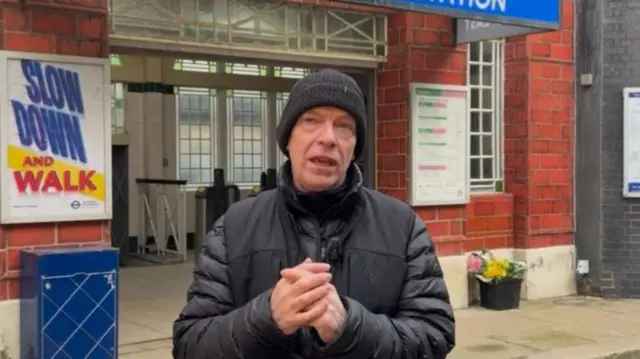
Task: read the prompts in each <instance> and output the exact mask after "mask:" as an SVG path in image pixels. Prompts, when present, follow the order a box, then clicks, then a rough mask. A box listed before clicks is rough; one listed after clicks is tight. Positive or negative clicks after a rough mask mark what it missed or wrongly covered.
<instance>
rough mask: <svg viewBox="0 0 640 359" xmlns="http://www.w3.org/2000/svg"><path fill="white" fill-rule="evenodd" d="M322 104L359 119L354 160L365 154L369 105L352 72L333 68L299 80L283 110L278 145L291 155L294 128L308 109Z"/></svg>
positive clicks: (279, 125)
mask: <svg viewBox="0 0 640 359" xmlns="http://www.w3.org/2000/svg"><path fill="white" fill-rule="evenodd" d="M321 106H331V107H337V108H340V109H342V110H344V111H346V112H347V113H348V114H349V115H351V117H353V119H354V120H355V122H356V147H355V149H354V159H358V158H359V157H360V155H362V151H363V150H364V145H365V142H366V133H367V131H366V127H367V108H366V106H365V103H364V96H363V95H362V91H360V87H358V84H357V83H356V81H355V80H354V79H353V78H352V77H351V76H349V75H347V74H344V73H342V72H340V71H337V70H333V69H323V70H319V71H317V72H313V73H311V74H309V75H307V76H305V77H304V78H302V79H300V80H298V82H296V84H295V85H293V88H291V92H290V93H289V100H288V101H287V104H286V106H285V108H284V110H283V111H282V115H281V117H280V123H279V124H278V129H277V138H278V146H279V147H280V150H281V151H282V153H284V154H285V155H286V156H287V157H289V151H287V145H288V143H289V137H291V132H292V131H293V127H294V126H295V125H296V122H297V121H298V118H299V117H300V116H301V115H302V114H303V113H305V112H307V111H309V110H311V109H313V108H316V107H321Z"/></svg>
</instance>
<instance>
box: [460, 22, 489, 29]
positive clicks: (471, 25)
mask: <svg viewBox="0 0 640 359" xmlns="http://www.w3.org/2000/svg"><path fill="white" fill-rule="evenodd" d="M464 26H465V28H466V29H467V30H476V29H486V28H488V27H491V23H490V22H486V21H478V20H465V21H464Z"/></svg>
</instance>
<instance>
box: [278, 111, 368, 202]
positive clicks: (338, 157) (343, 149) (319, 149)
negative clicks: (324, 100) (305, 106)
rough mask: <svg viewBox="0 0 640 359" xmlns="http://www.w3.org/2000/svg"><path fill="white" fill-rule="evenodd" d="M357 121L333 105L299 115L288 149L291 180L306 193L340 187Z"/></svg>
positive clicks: (352, 148)
mask: <svg viewBox="0 0 640 359" xmlns="http://www.w3.org/2000/svg"><path fill="white" fill-rule="evenodd" d="M355 146H356V122H355V121H354V120H353V118H352V117H351V116H350V115H349V114H348V113H346V112H345V111H343V110H341V109H338V108H335V107H316V108H314V109H312V110H309V111H307V112H305V113H303V114H302V116H300V118H298V121H297V122H296V125H295V126H294V127H293V131H292V132H291V137H290V138H289V144H288V146H287V150H289V158H290V159H291V170H292V174H293V182H294V183H295V185H296V187H297V188H298V189H299V190H301V191H305V192H319V191H324V190H328V189H331V188H334V187H337V186H339V185H340V184H342V182H343V181H344V178H345V176H346V173H347V169H348V168H349V164H350V163H351V161H352V159H353V151H354V148H355Z"/></svg>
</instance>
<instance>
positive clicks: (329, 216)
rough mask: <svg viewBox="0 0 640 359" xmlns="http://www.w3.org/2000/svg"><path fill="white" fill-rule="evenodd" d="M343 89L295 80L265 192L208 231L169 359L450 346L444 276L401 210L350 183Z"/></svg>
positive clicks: (361, 108)
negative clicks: (280, 161)
mask: <svg viewBox="0 0 640 359" xmlns="http://www.w3.org/2000/svg"><path fill="white" fill-rule="evenodd" d="M366 125H367V114H366V108H365V104H364V99H363V96H362V92H361V91H360V89H359V88H358V86H357V84H356V83H355V81H354V80H353V79H352V78H351V77H349V76H347V75H345V74H343V73H340V72H338V71H335V70H321V71H318V72H315V73H312V74H310V75H308V76H307V77H305V78H304V79H302V80H300V81H298V82H297V83H296V84H295V85H294V87H293V88H292V90H291V93H290V95H289V101H288V102H287V105H286V107H285V109H284V111H283V113H282V117H281V121H280V124H279V125H278V130H277V134H278V145H279V147H280V149H281V150H282V151H283V152H284V153H285V155H287V156H288V158H289V161H287V163H285V164H284V165H283V167H282V168H281V171H280V183H279V184H278V188H277V189H275V190H271V191H267V192H264V193H261V194H260V195H258V196H257V197H254V198H250V199H246V200H243V201H241V202H238V203H236V204H234V205H233V206H231V207H230V208H229V210H228V211H227V213H226V214H225V216H224V217H223V218H221V219H220V220H218V221H217V223H216V224H215V226H214V228H213V230H212V231H211V233H209V234H208V236H207V238H206V240H205V243H204V245H203V247H202V251H201V254H200V256H199V259H198V260H197V264H196V269H195V271H194V282H193V284H192V285H191V287H190V289H189V292H188V296H187V297H188V302H187V304H186V306H185V307H184V309H183V310H182V313H181V314H180V316H179V318H178V319H177V320H176V322H175V324H174V349H173V357H174V358H176V359H204V358H220V359H222V358H226V359H241V358H242V359H271V358H273V359H284V358H304V359H316V358H351V359H364V358H374V359H376V358H380V359H396V358H397V359H400V358H402V359H409V358H416V359H418V358H419V359H440V358H445V357H446V356H447V354H448V353H449V352H450V351H451V349H452V348H453V346H454V318H453V311H452V308H451V305H450V304H449V295H448V292H447V288H446V286H445V283H444V280H443V277H442V270H441V268H440V265H439V263H438V259H437V258H436V254H435V252H434V246H433V243H432V241H431V239H430V237H429V235H428V234H427V232H426V229H425V226H424V224H423V222H422V221H421V220H420V219H419V218H418V217H417V216H416V214H415V213H414V212H413V210H412V209H411V207H409V206H408V205H407V204H405V203H402V202H400V201H397V200H395V199H392V198H391V197H387V196H385V195H383V194H380V193H378V192H375V191H372V190H369V189H366V188H364V187H363V186H362V174H361V173H360V170H359V169H358V167H357V166H356V165H355V163H354V162H355V160H356V159H357V158H358V157H359V156H360V155H361V154H362V152H363V148H364V144H365V137H366Z"/></svg>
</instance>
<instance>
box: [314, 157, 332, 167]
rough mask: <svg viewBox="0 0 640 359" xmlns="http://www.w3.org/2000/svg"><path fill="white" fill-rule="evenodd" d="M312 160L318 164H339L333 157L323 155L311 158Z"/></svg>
mask: <svg viewBox="0 0 640 359" xmlns="http://www.w3.org/2000/svg"><path fill="white" fill-rule="evenodd" d="M311 162H313V163H314V164H316V165H318V166H336V165H337V164H338V162H336V161H335V160H333V159H332V158H329V157H322V156H318V157H313V158H311Z"/></svg>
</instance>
